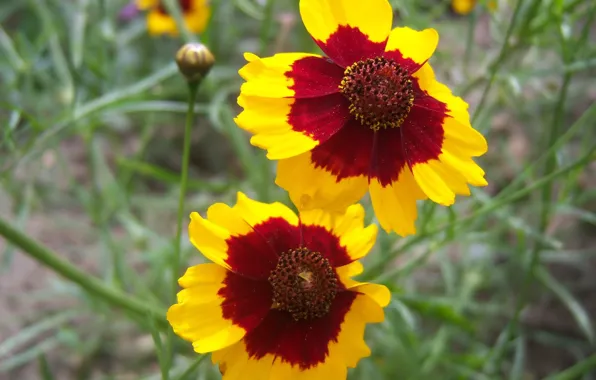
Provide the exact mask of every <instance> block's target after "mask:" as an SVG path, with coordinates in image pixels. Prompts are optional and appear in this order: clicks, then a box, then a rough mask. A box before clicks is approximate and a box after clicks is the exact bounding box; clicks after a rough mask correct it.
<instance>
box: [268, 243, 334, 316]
mask: <svg viewBox="0 0 596 380" xmlns="http://www.w3.org/2000/svg"><path fill="white" fill-rule="evenodd" d="M269 283H270V284H271V286H272V287H273V307H274V308H276V309H279V310H284V311H287V312H288V313H290V314H291V315H292V317H293V318H294V320H296V321H298V320H301V319H314V318H320V317H322V316H324V315H325V314H327V313H328V312H329V308H330V307H331V303H332V301H333V299H334V298H335V295H336V294H337V275H336V273H335V270H334V269H333V268H332V267H331V265H330V264H329V260H327V259H326V258H324V257H323V256H322V255H321V254H320V253H319V252H312V251H310V250H309V249H308V248H297V249H293V250H290V251H288V252H285V253H282V254H281V255H280V257H279V261H278V262H277V266H276V267H275V269H274V270H273V271H271V274H270V275H269Z"/></svg>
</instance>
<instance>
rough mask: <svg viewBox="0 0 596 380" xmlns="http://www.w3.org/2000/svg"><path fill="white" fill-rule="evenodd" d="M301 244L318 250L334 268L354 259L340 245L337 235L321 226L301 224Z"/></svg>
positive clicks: (315, 250) (312, 249)
mask: <svg viewBox="0 0 596 380" xmlns="http://www.w3.org/2000/svg"><path fill="white" fill-rule="evenodd" d="M302 245H303V246H304V247H307V248H308V249H309V250H311V251H314V252H319V253H320V254H321V255H323V257H325V258H326V259H327V260H329V264H331V266H332V267H334V268H335V267H340V266H343V265H346V264H349V263H351V262H352V261H354V260H353V259H352V258H351V257H350V255H348V251H347V250H346V249H345V248H344V247H342V246H341V244H340V242H339V237H337V236H335V235H334V234H332V233H330V232H329V231H327V229H326V228H325V227H322V226H315V225H310V226H305V225H302Z"/></svg>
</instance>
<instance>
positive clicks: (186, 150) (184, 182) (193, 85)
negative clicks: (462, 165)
mask: <svg viewBox="0 0 596 380" xmlns="http://www.w3.org/2000/svg"><path fill="white" fill-rule="evenodd" d="M199 84H200V83H199V82H189V84H188V90H189V97H188V111H187V113H186V125H185V126H184V143H183V144H184V146H183V150H182V173H181V178H180V196H179V198H178V220H177V223H176V241H175V243H174V257H173V258H172V289H171V290H172V303H174V302H176V294H177V293H178V276H179V275H180V251H181V249H182V222H183V219H184V200H185V197H186V188H187V187H188V163H189V161H190V137H191V131H192V124H193V120H194V105H195V101H196V99H197V92H198V89H199ZM166 353H167V354H166V362H167V366H166V367H167V368H170V367H171V363H172V360H173V357H174V332H173V331H172V330H171V329H170V330H168V339H167V345H166ZM166 375H168V374H167V373H166ZM164 380H167V377H166V378H165V379H164Z"/></svg>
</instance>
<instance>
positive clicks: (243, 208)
mask: <svg viewBox="0 0 596 380" xmlns="http://www.w3.org/2000/svg"><path fill="white" fill-rule="evenodd" d="M233 209H234V210H236V212H238V214H239V215H242V218H243V219H244V220H245V221H246V222H247V223H248V224H250V225H251V226H253V227H254V226H256V225H257V224H260V223H263V222H265V221H267V220H269V219H271V218H283V219H285V220H286V221H287V222H288V223H289V224H291V225H293V226H297V225H298V217H297V216H296V214H294V212H293V211H292V210H290V209H289V208H288V207H287V206H286V205H284V204H283V203H279V202H274V203H262V202H258V201H255V200H252V199H250V198H248V197H247V196H246V195H245V194H243V193H241V192H238V200H237V202H236V205H234V207H233Z"/></svg>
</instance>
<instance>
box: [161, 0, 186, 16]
mask: <svg viewBox="0 0 596 380" xmlns="http://www.w3.org/2000/svg"><path fill="white" fill-rule="evenodd" d="M191 2H192V0H178V4H180V9H181V10H182V13H188V12H190V8H191V4H190V3H191ZM157 10H158V11H159V12H160V13H162V14H164V15H167V14H168V10H167V9H166V6H165V5H164V4H162V3H161V1H160V2H159V5H158V6H157Z"/></svg>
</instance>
